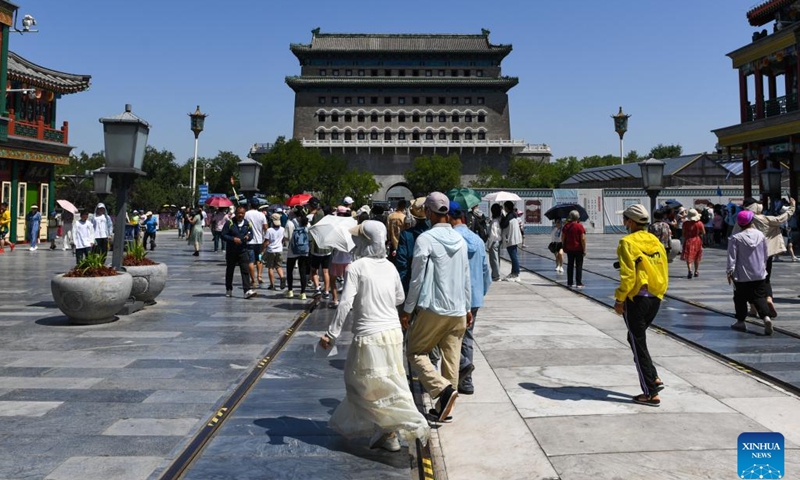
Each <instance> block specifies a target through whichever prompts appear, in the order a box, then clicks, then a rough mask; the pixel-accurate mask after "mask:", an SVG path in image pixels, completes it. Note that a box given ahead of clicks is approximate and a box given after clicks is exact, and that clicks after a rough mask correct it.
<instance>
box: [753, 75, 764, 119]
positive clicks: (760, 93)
mask: <svg viewBox="0 0 800 480" xmlns="http://www.w3.org/2000/svg"><path fill="white" fill-rule="evenodd" d="M755 75H756V101H755V104H756V116H755V118H764V76H763V75H762V74H761V67H758V66H757V67H756V73H755Z"/></svg>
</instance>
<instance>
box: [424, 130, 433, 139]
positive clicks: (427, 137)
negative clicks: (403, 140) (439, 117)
mask: <svg viewBox="0 0 800 480" xmlns="http://www.w3.org/2000/svg"><path fill="white" fill-rule="evenodd" d="M425 140H433V132H431V131H430V130H428V131H427V132H425Z"/></svg>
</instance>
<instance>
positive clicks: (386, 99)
mask: <svg viewBox="0 0 800 480" xmlns="http://www.w3.org/2000/svg"><path fill="white" fill-rule="evenodd" d="M383 104H384V105H391V104H392V97H383Z"/></svg>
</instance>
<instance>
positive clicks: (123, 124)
mask: <svg viewBox="0 0 800 480" xmlns="http://www.w3.org/2000/svg"><path fill="white" fill-rule="evenodd" d="M100 123H102V124H103V139H104V141H105V152H106V166H105V168H103V171H104V172H106V173H108V174H111V176H112V177H113V178H114V182H115V184H116V185H117V186H118V189H117V216H116V222H115V225H114V256H113V257H112V260H111V266H112V267H113V268H114V269H116V270H119V269H120V268H121V267H122V256H123V251H124V249H125V213H126V212H127V210H128V204H127V202H128V190H129V189H130V187H131V184H132V183H133V180H135V179H136V177H137V176H141V175H145V172H143V171H142V161H143V160H144V150H145V147H146V146H147V136H148V135H149V134H150V124H148V123H147V122H145V121H144V120H142V119H141V118H139V117H137V116H136V115H134V114H133V113H131V106H130V104H126V105H125V111H124V112H123V113H120V114H119V115H114V116H112V117H105V118H101V119H100Z"/></svg>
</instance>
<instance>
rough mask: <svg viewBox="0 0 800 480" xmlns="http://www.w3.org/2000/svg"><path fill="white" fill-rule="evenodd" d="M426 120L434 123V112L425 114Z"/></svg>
mask: <svg viewBox="0 0 800 480" xmlns="http://www.w3.org/2000/svg"><path fill="white" fill-rule="evenodd" d="M425 121H426V122H427V123H433V114H432V113H429V114H427V115H425Z"/></svg>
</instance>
